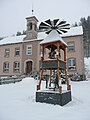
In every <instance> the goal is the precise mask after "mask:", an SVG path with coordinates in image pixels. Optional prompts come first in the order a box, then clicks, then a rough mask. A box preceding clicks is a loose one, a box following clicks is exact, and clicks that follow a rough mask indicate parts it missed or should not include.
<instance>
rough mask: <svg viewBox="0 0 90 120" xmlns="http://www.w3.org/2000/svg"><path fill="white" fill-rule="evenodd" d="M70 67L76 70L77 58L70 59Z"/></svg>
mask: <svg viewBox="0 0 90 120" xmlns="http://www.w3.org/2000/svg"><path fill="white" fill-rule="evenodd" d="M68 69H69V70H76V59H75V58H70V59H68Z"/></svg>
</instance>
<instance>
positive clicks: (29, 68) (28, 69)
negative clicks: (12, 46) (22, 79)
mask: <svg viewBox="0 0 90 120" xmlns="http://www.w3.org/2000/svg"><path fill="white" fill-rule="evenodd" d="M31 71H32V61H27V62H26V74H30V73H31Z"/></svg>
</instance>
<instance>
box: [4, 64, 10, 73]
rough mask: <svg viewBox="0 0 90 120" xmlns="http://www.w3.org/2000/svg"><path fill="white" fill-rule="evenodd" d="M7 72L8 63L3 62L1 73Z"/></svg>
mask: <svg viewBox="0 0 90 120" xmlns="http://www.w3.org/2000/svg"><path fill="white" fill-rule="evenodd" d="M8 71H9V62H4V63H3V72H8Z"/></svg>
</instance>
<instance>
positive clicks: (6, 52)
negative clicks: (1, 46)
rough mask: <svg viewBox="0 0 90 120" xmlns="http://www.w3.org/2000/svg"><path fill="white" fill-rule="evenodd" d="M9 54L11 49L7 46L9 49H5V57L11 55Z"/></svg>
mask: <svg viewBox="0 0 90 120" xmlns="http://www.w3.org/2000/svg"><path fill="white" fill-rule="evenodd" d="M9 56H10V49H9V48H7V49H5V55H4V57H9Z"/></svg>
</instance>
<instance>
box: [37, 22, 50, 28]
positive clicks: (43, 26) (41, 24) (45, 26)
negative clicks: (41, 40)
mask: <svg viewBox="0 0 90 120" xmlns="http://www.w3.org/2000/svg"><path fill="white" fill-rule="evenodd" d="M49 27H50V26H49V25H47V24H46V23H44V22H41V23H40V25H39V29H46V28H49Z"/></svg>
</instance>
